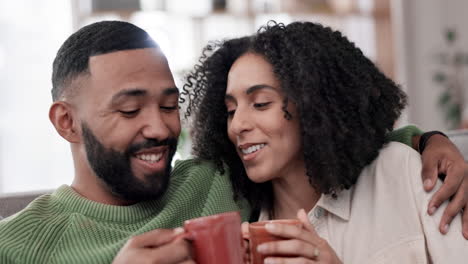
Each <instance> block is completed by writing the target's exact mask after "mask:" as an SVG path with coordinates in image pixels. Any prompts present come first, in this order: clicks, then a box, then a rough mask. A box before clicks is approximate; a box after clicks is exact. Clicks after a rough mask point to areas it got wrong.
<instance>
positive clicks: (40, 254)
mask: <svg viewBox="0 0 468 264" xmlns="http://www.w3.org/2000/svg"><path fill="white" fill-rule="evenodd" d="M52 82H53V89H52V97H53V101H54V102H53V104H52V106H51V108H50V113H49V117H50V120H51V122H52V124H53V125H54V127H55V129H56V130H57V132H58V133H59V134H60V135H61V136H62V137H63V138H64V139H65V140H67V141H68V142H69V143H70V147H71V151H72V156H73V161H74V165H75V175H74V180H73V183H72V184H71V186H66V185H64V186H61V187H60V188H59V189H58V190H56V191H55V192H54V193H53V194H51V195H45V196H42V197H40V198H38V199H37V200H35V201H34V202H32V203H31V204H30V205H29V206H28V207H27V208H26V209H25V210H23V211H21V212H19V213H18V214H16V215H14V216H12V217H9V218H7V219H4V220H3V221H2V222H0V263H2V264H3V263H110V262H112V260H114V263H139V262H140V261H141V262H145V263H146V262H149V263H192V262H193V261H192V260H191V257H190V247H189V245H188V244H187V242H186V241H184V240H183V239H180V238H178V234H179V233H180V232H181V229H177V228H176V227H180V226H181V225H182V224H183V221H184V220H186V219H191V218H195V217H200V216H205V215H210V214H215V213H220V212H226V211H232V210H240V211H241V215H242V217H243V219H248V216H249V213H250V212H249V208H248V206H247V205H246V204H245V203H243V202H242V201H239V202H236V201H234V200H233V199H232V191H231V189H230V186H229V184H228V178H227V177H228V174H227V173H225V174H220V173H218V172H217V171H216V170H215V166H214V165H212V164H210V163H208V162H203V161H200V160H187V161H182V162H178V163H176V165H175V167H174V168H173V169H172V171H171V166H170V164H171V160H172V157H173V154H174V152H175V149H176V145H177V137H178V136H179V133H180V121H179V113H178V90H177V88H176V87H175V84H174V80H173V78H172V75H171V72H170V70H169V67H168V64H167V61H166V58H165V57H164V55H163V54H162V52H161V51H160V49H159V48H158V46H157V44H156V43H155V42H154V41H153V40H152V39H151V38H150V37H149V36H148V34H147V33H146V32H145V31H143V30H142V29H140V28H138V27H136V26H134V25H131V24H129V23H125V22H118V21H106V22H99V23H94V24H91V25H89V26H86V27H84V28H82V29H80V30H79V31H77V32H76V33H74V34H73V35H72V36H70V37H69V38H68V39H67V40H66V41H65V43H64V44H63V45H62V47H61V48H60V50H59V51H58V53H57V57H56V58H55V61H54V64H53V76H52ZM410 130H411V129H410ZM410 130H404V132H405V133H406V134H408V135H406V136H405V139H404V140H405V141H409V140H410V139H411V133H412V132H411V131H410ZM408 131H410V132H408ZM405 133H403V134H405ZM400 135H402V133H401V131H400ZM443 140H445V139H443V137H442V139H439V141H437V140H436V141H434V142H439V143H440V142H445V141H443ZM433 144H436V143H431V145H428V147H429V146H434V145H433ZM450 147H452V148H453V146H452V145H450ZM448 149H449V151H448V153H449V154H447V155H446V156H450V157H455V158H459V154H458V153H457V152H456V149H455V150H454V151H453V150H450V148H448ZM445 150H447V148H445ZM454 153H455V154H454ZM456 164H459V163H458V162H456ZM454 174H456V175H457V176H458V178H459V179H460V178H463V173H461V176H460V173H454ZM448 177H453V178H454V181H455V179H456V176H448ZM460 182H461V180H459V181H458V182H455V183H452V184H451V185H450V186H452V185H454V186H459V185H460ZM464 190H465V188H464V189H463V190H462V191H460V192H459V193H462V194H461V196H462V197H464V196H465V193H466V192H463V191H464ZM451 194H453V192H452V193H449V195H451ZM439 196H440V195H439ZM441 197H443V196H441ZM442 200H444V199H442ZM461 202H462V203H463V202H465V200H464V199H461ZM457 212H458V210H457ZM174 228H176V229H174ZM119 250H120V252H119ZM117 253H118V254H117ZM116 254H117V256H116ZM114 258H115V259H114Z"/></svg>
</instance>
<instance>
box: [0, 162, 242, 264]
mask: <svg viewBox="0 0 468 264" xmlns="http://www.w3.org/2000/svg"><path fill="white" fill-rule="evenodd" d="M231 197H232V191H231V189H230V184H229V178H228V175H227V174H225V175H220V174H219V173H217V172H216V170H215V167H214V166H213V165H212V164H210V163H207V162H201V161H199V160H186V161H181V162H176V164H175V167H174V170H173V172H172V177H171V182H170V184H169V189H168V191H167V192H166V193H165V195H164V196H163V198H162V199H160V200H158V201H151V202H143V203H139V204H135V205H132V206H112V205H105V204H100V203H96V202H93V201H90V200H87V199H85V198H83V197H82V196H80V195H78V194H77V193H76V192H75V191H73V189H72V188H70V187H69V186H66V185H63V186H61V187H60V188H59V189H57V190H56V191H55V192H54V193H53V194H51V195H44V196H41V197H39V198H38V199H36V200H35V201H33V202H32V203H31V204H30V205H29V206H28V207H27V208H26V209H24V210H23V211H21V212H19V213H17V214H15V215H13V216H11V217H8V218H6V219H4V220H3V221H1V222H0V263H2V264H7V263H50V264H52V263H111V262H112V259H113V258H114V256H115V255H116V254H117V252H118V251H119V249H120V248H121V247H122V246H123V244H124V243H125V242H126V241H127V240H128V238H129V237H131V236H134V235H138V234H142V233H144V232H147V231H150V230H153V229H156V228H175V227H178V226H181V225H182V224H183V222H184V220H187V219H191V218H196V217H200V216H206V215H211V214H216V213H221V212H227V211H234V210H237V211H238V210H240V211H241V215H242V218H243V219H244V220H246V219H248V216H249V213H250V212H249V208H248V206H247V204H246V203H242V202H239V203H235V202H234V201H233V199H232V198H231Z"/></svg>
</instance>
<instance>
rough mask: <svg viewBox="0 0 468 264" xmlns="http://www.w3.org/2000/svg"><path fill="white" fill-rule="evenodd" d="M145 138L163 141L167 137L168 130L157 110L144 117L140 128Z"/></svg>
mask: <svg viewBox="0 0 468 264" xmlns="http://www.w3.org/2000/svg"><path fill="white" fill-rule="evenodd" d="M142 134H143V136H144V137H145V138H154V139H158V140H164V139H166V138H168V137H169V135H170V129H169V127H168V124H167V123H166V121H165V119H164V118H163V116H162V115H161V112H160V111H159V110H155V111H151V112H150V113H149V114H148V115H147V116H145V124H144V126H143V128H142Z"/></svg>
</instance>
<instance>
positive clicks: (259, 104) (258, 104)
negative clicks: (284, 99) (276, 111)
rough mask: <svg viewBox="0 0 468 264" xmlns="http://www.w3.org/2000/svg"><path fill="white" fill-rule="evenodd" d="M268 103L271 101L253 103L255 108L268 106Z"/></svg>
mask: <svg viewBox="0 0 468 264" xmlns="http://www.w3.org/2000/svg"><path fill="white" fill-rule="evenodd" d="M269 104H271V102H265V103H255V104H254V107H255V108H263V107H266V106H268V105H269Z"/></svg>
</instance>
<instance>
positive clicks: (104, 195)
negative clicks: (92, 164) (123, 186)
mask: <svg viewBox="0 0 468 264" xmlns="http://www.w3.org/2000/svg"><path fill="white" fill-rule="evenodd" d="M102 185H103V184H102V183H101V182H100V181H99V180H97V181H96V182H90V181H87V182H83V181H80V180H77V179H76V178H75V180H74V181H73V183H72V184H71V187H72V188H73V190H74V191H75V192H77V193H78V194H79V195H81V196H83V197H84V198H86V199H88V200H91V201H94V202H97V203H102V204H108V205H120V206H125V205H131V204H133V203H132V202H129V201H126V200H122V199H120V198H118V197H116V196H115V195H113V194H112V193H111V192H110V191H109V190H107V189H105V188H104V187H103V186H102Z"/></svg>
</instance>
